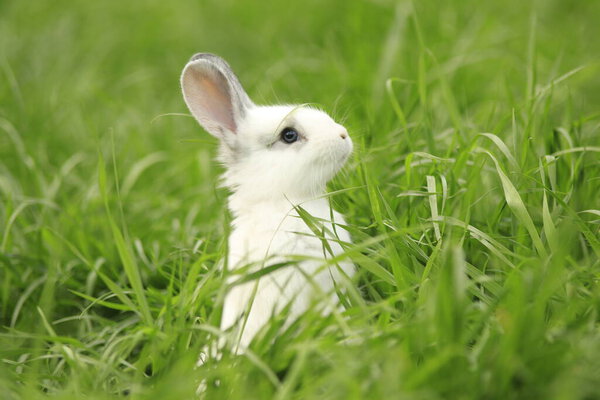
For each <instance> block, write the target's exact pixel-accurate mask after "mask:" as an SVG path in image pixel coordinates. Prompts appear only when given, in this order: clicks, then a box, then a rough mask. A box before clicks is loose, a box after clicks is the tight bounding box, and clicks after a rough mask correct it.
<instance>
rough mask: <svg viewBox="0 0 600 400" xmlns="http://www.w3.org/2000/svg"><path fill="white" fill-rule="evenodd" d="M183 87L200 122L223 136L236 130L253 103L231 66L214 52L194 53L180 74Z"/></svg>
mask: <svg viewBox="0 0 600 400" xmlns="http://www.w3.org/2000/svg"><path fill="white" fill-rule="evenodd" d="M181 89H182V91H183V98H184V99H185V102H186V104H187V106H188V108H189V109H190V111H191V112H192V114H193V115H194V117H196V119H197V120H198V122H199V123H200V125H202V126H203V127H204V129H206V130H207V131H208V132H209V133H210V134H211V135H213V136H216V137H218V138H220V139H225V138H226V136H227V135H228V134H235V133H237V131H238V125H239V122H240V121H241V120H242V119H243V118H244V116H245V114H246V111H247V110H248V108H250V107H252V106H253V103H252V101H251V100H250V98H249V97H248V95H247V94H246V92H245V91H244V88H243V87H242V85H241V84H240V81H239V80H238V78H237V77H236V76H235V74H234V73H233V71H232V70H231V67H229V65H228V64H227V62H225V60H223V59H222V58H221V57H218V56H216V55H214V54H208V53H200V54H196V55H195V56H193V57H192V59H191V60H190V61H189V62H188V63H187V65H186V66H185V68H184V69H183V73H182V74H181Z"/></svg>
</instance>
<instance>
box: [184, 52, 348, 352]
mask: <svg viewBox="0 0 600 400" xmlns="http://www.w3.org/2000/svg"><path fill="white" fill-rule="evenodd" d="M181 87H182V91H183V97H184V99H185V102H186V104H187V106H188V107H189V109H190V111H191V112H192V114H193V115H194V117H195V118H196V119H197V120H198V122H199V123H200V125H202V126H203V127H204V129H206V130H207V131H208V132H209V133H210V134H212V135H213V136H216V137H217V138H218V139H219V140H220V143H221V145H220V154H219V160H220V161H221V162H222V163H223V164H224V165H225V167H226V172H225V173H224V175H223V183H224V185H225V186H226V187H227V188H229V190H230V191H231V194H230V196H229V203H228V205H229V210H230V211H231V214H232V216H233V221H232V231H231V234H230V237H229V255H228V258H227V265H226V268H227V269H228V271H229V278H228V283H232V282H234V281H236V280H238V279H240V278H241V276H240V275H236V274H235V271H236V270H239V269H240V268H242V267H248V266H249V267H248V269H247V270H246V271H247V272H245V273H250V272H255V271H258V270H259V269H260V268H264V267H268V266H270V265H271V266H272V265H274V264H278V263H282V262H285V261H286V260H288V261H289V260H290V258H289V256H290V255H299V256H303V257H304V258H302V260H301V261H299V262H297V263H296V264H291V265H286V266H284V267H282V268H279V269H275V270H274V271H273V272H270V273H268V274H266V275H263V276H261V277H260V278H259V279H255V280H250V281H248V282H246V283H242V284H238V285H233V286H232V287H231V288H230V289H229V291H228V292H227V294H226V297H225V301H224V306H223V314H222V320H221V329H222V330H227V329H229V328H232V327H235V329H234V332H235V333H236V335H237V336H236V337H237V340H238V341H239V342H238V344H237V345H238V347H237V351H238V352H240V351H243V349H245V348H247V346H248V345H249V343H250V341H251V340H252V338H253V336H254V335H255V334H256V333H257V331H258V330H259V329H260V328H261V327H263V326H264V325H265V324H266V323H267V322H268V321H269V319H270V318H271V317H272V315H273V314H275V313H278V312H280V311H281V310H282V309H283V308H284V307H286V306H287V305H289V307H290V309H289V317H288V318H291V319H293V318H295V317H297V316H298V315H300V314H301V313H303V312H304V311H305V310H306V309H307V307H309V305H310V304H311V301H312V300H313V299H314V298H315V295H316V294H319V295H320V296H321V297H320V298H325V299H327V301H328V303H329V304H327V305H326V306H325V307H323V312H328V310H329V311H330V310H332V309H334V308H336V307H338V303H337V295H336V293H335V290H334V288H335V285H336V284H339V283H340V282H341V279H342V277H343V276H344V275H346V276H352V275H353V274H354V266H353V265H352V264H351V263H349V262H342V263H338V264H337V265H326V264H325V262H324V260H325V259H326V258H331V257H332V256H334V255H337V254H340V253H341V252H342V251H343V250H342V246H341V245H340V242H350V236H349V234H348V233H347V232H346V231H345V230H343V229H342V228H341V227H340V226H339V224H342V225H344V224H345V222H344V219H343V217H342V216H341V215H340V214H338V213H337V212H335V211H333V210H332V209H331V207H330V205H329V201H328V200H327V199H326V198H324V196H323V195H324V194H325V185H326V183H327V181H329V180H330V179H331V178H333V176H334V175H335V174H336V173H337V172H338V171H339V170H340V168H341V167H342V166H343V165H344V163H345V162H346V160H347V159H348V156H349V155H350V154H351V152H352V141H351V139H350V137H349V135H348V132H347V131H346V129H345V128H344V127H343V126H341V125H339V124H337V123H336V122H335V121H334V120H333V119H331V117H329V115H327V114H326V113H325V112H323V111H320V110H317V109H314V108H310V107H306V106H294V105H278V106H257V105H255V104H254V103H253V102H252V101H251V100H250V98H249V97H248V95H247V94H246V92H245V91H244V89H243V88H242V86H241V84H240V82H239V80H238V79H237V77H236V76H235V74H234V73H233V71H232V70H231V68H230V67H229V65H228V64H227V63H226V62H225V61H224V60H223V59H222V58H220V57H218V56H216V55H213V54H196V55H195V56H193V57H192V59H191V60H190V61H189V62H188V64H187V65H186V66H185V68H184V69H183V73H182V76H181ZM295 205H300V206H301V207H302V208H303V209H305V210H306V211H307V212H308V213H310V214H311V215H312V216H313V217H316V218H318V219H320V220H321V221H322V223H323V226H324V227H325V229H324V231H325V232H326V233H325V235H326V237H327V238H328V239H327V243H328V246H324V243H323V241H322V240H321V239H319V238H318V237H317V236H315V234H314V232H313V231H312V230H311V229H310V227H309V226H307V224H306V223H305V222H304V220H303V219H302V218H300V217H299V216H298V213H297V209H295V208H294V206H295ZM332 219H333V221H332ZM327 247H329V250H325V249H324V248H327ZM286 256H288V258H286ZM307 258H310V259H307ZM330 264H331V263H330ZM323 293H325V294H326V297H325V296H324V295H323Z"/></svg>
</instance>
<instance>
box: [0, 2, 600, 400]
mask: <svg viewBox="0 0 600 400" xmlns="http://www.w3.org/2000/svg"><path fill="white" fill-rule="evenodd" d="M599 18H600V3H598V2H593V1H579V2H564V1H559V0H549V1H533V2H523V1H516V0H514V1H513V0H510V1H506V2H477V1H474V0H466V1H449V2H437V1H433V0H425V1H420V2H414V3H411V2H405V1H400V2H394V1H385V0H383V1H358V0H356V1H355V0H352V1H339V2H320V1H317V0H305V1H302V2H294V3H288V2H233V1H216V0H215V1H205V2H192V1H181V2H177V3H172V2H161V1H157V0H156V1H155V0H152V1H133V2H116V1H107V2H88V1H83V0H74V1H62V0H58V1H54V2H50V1H37V2H22V1H17V0H12V1H11V0H9V1H4V2H2V3H0V77H1V78H0V324H1V327H0V359H1V361H0V398H2V399H11V400H13V399H27V400H29V399H40V398H45V397H53V398H57V399H82V398H86V399H107V398H113V397H126V398H133V399H165V400H169V399H188V398H193V397H194V396H195V391H196V388H197V387H198V385H199V383H200V382H205V384H206V391H205V392H204V393H203V395H202V396H204V397H205V398H207V399H218V398H224V399H238V398H239V399H248V398H270V397H272V398H277V399H292V398H294V399H312V398H319V399H322V398H331V399H353V398H355V399H382V398H407V399H470V398H473V399H475V398H476V399H521V398H522V399H596V398H600V385H599V384H598V377H599V376H600V361H599V360H600V327H599V316H598V315H599V311H600V288H599V283H598V282H599V279H600V262H599V254H600V235H599V233H600V228H599V222H600V220H599V218H600V201H599V199H600V140H599V137H600V136H599V135H600V131H599V130H600V112H599V110H600V79H598V74H599V72H600V71H599V54H600V42H598V41H597V40H596V38H598V37H600V25H598V24H597V23H596V21H597V20H598V19H599ZM198 51H210V52H215V53H218V54H220V55H222V56H223V57H225V58H226V59H228V60H229V61H230V63H231V64H232V66H233V67H234V69H236V71H237V72H238V73H239V75H240V78H241V80H242V82H244V84H245V85H246V87H247V89H248V91H249V92H250V94H251V95H252V97H253V98H254V99H255V100H256V101H257V102H258V103H276V102H290V103H291V102H296V103H305V102H316V103H318V104H323V105H324V108H325V109H326V110H327V111H329V112H330V113H332V114H333V115H335V117H336V118H337V119H339V120H340V121H343V122H344V123H345V124H346V126H347V127H348V128H349V131H350V133H351V135H352V137H353V139H354V143H355V145H356V152H355V154H354V156H353V158H352V160H351V161H350V162H349V165H348V166H347V167H346V168H345V169H344V170H343V172H342V173H341V174H340V175H339V176H338V177H337V178H336V179H335V180H334V181H333V182H332V183H331V185H330V190H331V191H332V192H333V194H332V195H331V201H332V203H333V204H334V205H335V207H336V208H337V209H338V210H340V211H342V212H343V213H344V214H345V215H346V217H347V220H348V221H349V226H348V227H347V229H348V230H349V231H350V232H351V234H352V237H353V241H354V244H353V245H352V246H348V248H347V253H346V255H345V256H346V257H348V258H350V259H352V260H353V261H354V263H355V264H356V266H357V267H358V271H359V276H358V278H357V279H356V281H355V282H353V284H352V285H351V286H350V287H349V288H348V290H347V295H346V298H345V299H344V302H345V304H346V307H345V310H344V311H343V313H342V314H335V315H332V316H329V317H322V316H321V315H320V314H319V313H318V312H317V311H311V312H308V313H307V314H306V315H305V316H303V317H302V318H301V319H299V320H298V321H296V322H295V323H294V324H292V325H291V326H289V327H288V326H287V325H285V324H284V323H283V317H279V318H274V319H273V323H272V324H270V325H269V326H267V327H265V329H264V330H263V331H262V333H261V335H259V337H257V339H256V340H255V341H254V343H253V345H252V347H251V350H250V351H248V352H247V354H245V355H243V356H235V355H232V354H229V353H225V354H223V356H222V358H220V359H210V360H208V362H206V363H205V364H204V365H202V366H199V367H196V366H195V364H196V361H197V357H198V354H199V353H200V350H201V349H202V348H203V347H204V346H206V345H207V344H210V343H211V342H215V341H216V340H218V338H219V337H220V336H221V335H222V334H223V333H222V332H219V331H218V329H217V328H216V327H218V322H219V319H220V312H221V305H222V300H223V296H224V293H225V290H226V285H225V281H224V279H223V276H222V273H221V271H220V269H219V262H220V260H222V259H223V258H224V257H225V254H226V251H227V249H226V236H227V232H228V224H229V216H228V214H227V212H226V207H225V200H226V195H227V193H226V192H225V191H224V190H222V189H218V188H217V180H218V175H219V173H220V172H221V169H220V167H219V166H218V165H217V164H216V163H215V162H213V160H212V159H213V156H214V153H215V144H216V143H215V142H214V140H213V139H212V138H210V137H209V135H207V134H206V133H204V132H202V131H201V129H200V128H199V127H198V126H197V124H196V123H195V121H194V120H193V118H191V117H189V116H188V115H187V110H186V109H185V106H184V104H183V101H182V99H181V95H180V92H179V87H178V76H179V73H180V71H181V68H182V67H183V65H184V64H185V62H186V60H187V59H188V58H189V56H190V55H191V54H193V53H194V52H198ZM304 218H306V219H307V221H308V222H311V221H310V216H307V215H305V216H304ZM312 222H315V223H317V222H318V221H312ZM317 309H318V307H316V308H315V310H317Z"/></svg>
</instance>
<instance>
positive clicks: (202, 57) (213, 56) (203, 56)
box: [190, 53, 222, 62]
mask: <svg viewBox="0 0 600 400" xmlns="http://www.w3.org/2000/svg"><path fill="white" fill-rule="evenodd" d="M198 60H206V61H215V60H222V58H221V57H219V56H218V55H216V54H212V53H196V54H194V55H193V56H192V58H190V62H192V61H198Z"/></svg>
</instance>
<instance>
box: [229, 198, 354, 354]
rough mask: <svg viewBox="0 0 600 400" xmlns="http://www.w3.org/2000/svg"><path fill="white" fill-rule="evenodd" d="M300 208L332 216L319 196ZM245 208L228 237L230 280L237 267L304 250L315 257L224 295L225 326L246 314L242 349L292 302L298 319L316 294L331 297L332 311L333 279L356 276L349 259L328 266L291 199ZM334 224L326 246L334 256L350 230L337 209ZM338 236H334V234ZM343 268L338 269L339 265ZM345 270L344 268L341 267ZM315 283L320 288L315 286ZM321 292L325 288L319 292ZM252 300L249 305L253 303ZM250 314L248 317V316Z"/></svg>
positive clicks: (271, 261) (293, 314)
mask: <svg viewBox="0 0 600 400" xmlns="http://www.w3.org/2000/svg"><path fill="white" fill-rule="evenodd" d="M302 208H303V209H304V210H306V211H307V212H308V213H309V214H311V215H312V216H313V217H315V218H318V219H322V220H326V221H329V220H331V213H332V212H331V210H330V207H329V202H328V201H327V200H326V199H316V200H312V201H307V202H305V203H303V204H302ZM244 211H245V212H244V213H241V214H240V215H238V216H237V217H235V219H234V221H233V226H234V229H233V231H232V232H231V235H230V237H229V259H228V264H229V270H230V272H232V273H233V275H232V277H231V278H230V281H235V280H236V279H239V278H240V276H239V275H235V269H236V268H239V267H244V266H247V265H254V266H255V267H254V268H252V267H251V268H250V269H251V270H253V271H254V270H256V269H258V268H259V267H261V266H265V265H273V264H277V263H282V262H285V261H287V259H286V257H285V256H286V255H301V256H303V257H307V258H314V261H312V260H306V261H302V262H299V263H298V264H292V265H289V266H283V267H282V268H280V269H278V270H276V271H274V272H271V273H269V274H268V275H265V276H263V277H262V278H261V279H260V280H259V281H258V283H257V281H251V282H248V283H245V284H242V285H239V286H234V287H233V288H232V289H231V290H230V291H229V292H228V293H227V296H226V298H225V304H224V308H223V317H222V320H221V329H223V330H225V329H228V328H230V327H231V326H233V325H234V324H235V323H236V322H237V321H238V320H240V319H241V318H242V321H241V324H242V325H243V324H244V323H245V327H244V331H243V334H242V335H241V337H240V346H241V347H242V348H244V347H246V346H247V345H248V342H249V341H250V339H251V338H252V337H253V336H254V334H255V333H256V331H258V330H259V329H260V328H261V327H262V326H263V325H264V324H265V323H266V322H267V321H268V320H269V319H270V317H271V316H272V315H273V314H274V313H277V312H279V311H281V309H282V308H283V307H285V306H286V305H288V304H291V308H290V314H289V316H290V317H291V318H294V317H296V316H298V315H299V314H301V313H302V312H303V311H304V310H306V308H307V307H308V306H309V305H310V302H311V300H313V297H314V295H315V294H316V295H317V296H320V297H319V299H320V300H323V299H327V301H328V302H329V304H325V305H324V307H323V311H325V312H326V311H328V310H330V309H331V308H332V307H335V306H336V304H337V297H336V295H335V292H334V285H335V282H338V283H339V282H340V281H341V279H343V278H342V276H341V275H342V274H346V275H347V276H352V275H353V272H354V271H353V270H354V267H353V265H352V264H350V263H347V262H345V263H339V264H337V266H336V265H334V266H332V267H329V268H327V267H324V265H323V262H322V261H319V260H320V259H323V258H324V257H325V255H327V256H330V254H327V251H328V250H324V248H323V243H322V242H321V240H320V239H319V238H317V237H316V236H315V234H314V232H312V231H311V230H310V228H309V227H308V226H307V225H306V223H305V222H304V221H303V220H302V219H301V218H299V217H298V214H297V213H296V211H295V210H294V209H293V208H292V206H291V205H290V202H289V201H286V200H285V199H283V200H281V201H272V202H265V203H264V204H260V205H253V206H252V207H247V208H246V209H245V210H244ZM333 218H334V221H335V225H334V224H326V230H328V231H330V232H331V233H333V232H335V233H334V234H333V235H332V234H331V233H330V234H326V236H328V238H329V239H330V240H328V245H329V248H330V250H331V253H332V254H333V255H337V254H340V253H341V252H342V251H343V249H342V247H341V245H340V244H339V243H338V241H342V242H345V243H348V242H349V241H350V237H349V235H348V233H347V232H346V231H345V230H344V229H342V228H341V227H340V226H339V225H338V224H342V225H343V224H345V222H344V219H343V217H342V216H341V215H340V214H339V213H337V212H335V211H334V212H333ZM332 236H335V237H332ZM338 267H339V269H338ZM340 270H341V271H343V272H341V271H340ZM315 285H317V287H315ZM315 292H321V293H315ZM250 304H252V306H251V307H249V305H250ZM248 312H249V314H248V317H247V318H243V317H242V316H243V315H244V314H246V313H248ZM244 319H246V321H244Z"/></svg>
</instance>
